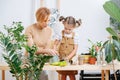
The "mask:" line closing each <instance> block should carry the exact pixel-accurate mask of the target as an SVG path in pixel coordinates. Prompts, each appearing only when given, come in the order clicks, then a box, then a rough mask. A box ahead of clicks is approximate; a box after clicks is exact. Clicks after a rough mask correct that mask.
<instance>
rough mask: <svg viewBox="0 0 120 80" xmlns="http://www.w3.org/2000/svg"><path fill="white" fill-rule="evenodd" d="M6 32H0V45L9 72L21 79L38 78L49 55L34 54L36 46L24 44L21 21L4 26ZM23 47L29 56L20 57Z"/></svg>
mask: <svg viewBox="0 0 120 80" xmlns="http://www.w3.org/2000/svg"><path fill="white" fill-rule="evenodd" d="M4 29H5V31H6V32H0V46H1V47H2V48H3V57H4V59H5V61H6V62H7V63H8V65H9V67H10V72H11V73H12V74H13V76H14V77H16V80H19V79H20V78H21V79H22V80H26V79H28V80H31V79H32V80H39V75H40V73H41V71H42V68H43V66H44V64H45V62H47V61H48V60H49V59H50V58H51V56H47V55H36V54H35V52H36V50H37V48H36V46H35V45H34V46H32V47H29V46H27V45H26V42H27V39H26V37H25V35H24V34H22V31H23V30H24V27H23V26H22V25H21V22H13V24H12V26H9V27H7V26H4ZM23 48H25V49H26V51H27V52H28V53H29V56H28V57H26V56H23V57H20V54H21V53H23V52H22V49H23Z"/></svg>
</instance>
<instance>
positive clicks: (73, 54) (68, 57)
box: [65, 44, 78, 60]
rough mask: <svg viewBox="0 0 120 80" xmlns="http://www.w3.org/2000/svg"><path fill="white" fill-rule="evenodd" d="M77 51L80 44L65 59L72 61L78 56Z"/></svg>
mask: <svg viewBox="0 0 120 80" xmlns="http://www.w3.org/2000/svg"><path fill="white" fill-rule="evenodd" d="M77 49H78V44H75V45H74V49H73V51H72V52H71V53H70V54H69V55H68V56H67V57H66V58H65V60H70V59H72V58H73V57H74V56H75V55H76V52H77Z"/></svg>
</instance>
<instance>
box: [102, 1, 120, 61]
mask: <svg viewBox="0 0 120 80" xmlns="http://www.w3.org/2000/svg"><path fill="white" fill-rule="evenodd" d="M103 8H104V9H105V11H106V12H107V13H108V14H109V15H110V16H111V17H112V18H114V19H115V20H116V21H118V22H120V8H119V7H118V6H117V5H116V4H115V3H114V2H112V1H107V2H106V3H105V4H104V5H103ZM119 27H120V26H119ZM106 30H107V31H108V32H109V33H110V35H111V38H110V39H109V40H107V41H106V42H104V44H103V47H102V48H101V51H102V50H104V52H105V60H106V61H107V62H108V63H110V62H111V61H112V60H115V59H117V60H118V61H120V37H119V35H120V34H118V33H117V32H116V31H114V30H113V29H112V28H111V27H107V28H106ZM118 30H119V31H120V29H119V28H118Z"/></svg>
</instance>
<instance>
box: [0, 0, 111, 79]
mask: <svg viewBox="0 0 120 80" xmlns="http://www.w3.org/2000/svg"><path fill="white" fill-rule="evenodd" d="M45 1H46V2H47V1H49V0H45ZM60 2H61V3H60V5H61V7H60V14H61V15H63V16H65V17H66V16H74V17H75V18H76V19H79V18H81V19H82V25H81V27H80V28H78V29H77V30H76V31H77V32H78V33H79V36H80V38H79V39H80V40H79V43H80V45H79V50H78V53H83V52H87V49H88V47H89V43H88V41H87V40H88V39H91V40H92V41H105V40H106V39H107V36H108V33H107V32H106V31H105V28H106V27H108V26H109V16H108V15H107V13H106V12H105V11H104V9H103V7H102V5H103V3H104V2H105V0H60ZM54 3H56V1H54ZM54 3H51V2H50V1H49V2H47V3H46V4H45V5H46V6H47V7H50V8H54V7H56V6H55V5H54V6H53V5H52V4H54ZM39 4H40V3H39V0H38V1H35V0H0V10H1V11H0V30H1V26H3V25H11V23H12V22H13V21H22V22H23V25H24V26H25V28H26V27H27V26H28V25H30V24H32V23H33V22H35V18H34V17H35V16H34V13H35V12H34V11H35V10H36V9H37V8H38V7H39ZM0 55H1V52H0ZM0 59H1V56H0ZM50 73H51V74H50V76H51V77H52V74H53V72H50ZM6 74H7V75H9V74H8V73H6ZM0 78H1V75H0ZM56 78H57V76H56V77H54V78H53V77H52V78H51V79H50V80H57V79H56ZM6 80H14V79H13V78H12V77H9V76H6Z"/></svg>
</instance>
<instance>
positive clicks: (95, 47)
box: [88, 39, 102, 57]
mask: <svg viewBox="0 0 120 80" xmlns="http://www.w3.org/2000/svg"><path fill="white" fill-rule="evenodd" d="M88 41H89V42H90V43H91V47H90V48H89V52H90V55H91V56H92V57H96V56H97V53H98V51H99V48H101V47H102V41H100V42H96V43H93V42H92V41H91V40H90V39H88Z"/></svg>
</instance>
